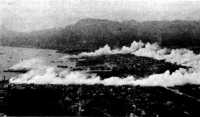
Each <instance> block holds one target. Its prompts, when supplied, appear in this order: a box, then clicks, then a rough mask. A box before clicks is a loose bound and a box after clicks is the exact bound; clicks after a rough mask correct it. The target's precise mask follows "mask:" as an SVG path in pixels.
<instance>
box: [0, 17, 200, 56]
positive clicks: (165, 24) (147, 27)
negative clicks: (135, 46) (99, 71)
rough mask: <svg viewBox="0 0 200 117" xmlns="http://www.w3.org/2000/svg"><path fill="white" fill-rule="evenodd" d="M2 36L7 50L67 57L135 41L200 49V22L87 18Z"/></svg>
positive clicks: (2, 41) (170, 46) (7, 33)
mask: <svg viewBox="0 0 200 117" xmlns="http://www.w3.org/2000/svg"><path fill="white" fill-rule="evenodd" d="M0 32H1V36H0V44H1V45H4V46H17V47H33V48H48V49H57V50H59V51H60V52H66V53H78V52H82V51H93V50H95V49H98V48H99V47H102V46H104V45H106V44H108V45H109V46H111V47H112V48H119V47H121V46H123V45H127V46H128V45H130V44H131V43H132V41H134V40H136V41H139V40H141V41H143V42H158V43H159V44H160V45H161V46H166V47H169V48H199V47H200V21H181V20H176V21H145V22H137V21H135V20H129V21H123V22H117V21H110V20H103V19H90V18H88V19H82V20H79V21H78V22H77V23H75V24H73V25H68V26H66V27H65V28H59V29H48V30H42V31H33V32H28V33H22V32H14V31H9V30H5V29H1V31H0Z"/></svg>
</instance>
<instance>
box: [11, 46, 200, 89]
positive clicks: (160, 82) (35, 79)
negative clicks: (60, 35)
mask: <svg viewBox="0 0 200 117" xmlns="http://www.w3.org/2000/svg"><path fill="white" fill-rule="evenodd" d="M117 53H124V54H126V53H131V54H135V55H137V56H146V57H151V58H155V59H159V60H161V59H163V60H165V61H168V62H171V63H177V64H180V65H185V66H190V67H191V68H190V69H189V70H186V69H182V68H181V69H179V70H176V71H175V72H173V73H172V74H170V72H169V71H166V72H165V73H162V74H153V75H150V76H148V77H145V78H143V79H136V78H134V76H128V77H126V78H119V77H110V78H107V79H104V80H100V79H101V78H100V77H99V76H97V75H95V74H88V73H86V72H85V71H70V70H60V69H58V68H56V67H49V66H47V65H45V64H42V63H41V62H40V61H42V60H40V59H31V60H28V61H26V62H25V63H19V64H18V65H15V66H13V68H16V69H17V68H20V67H21V66H23V67H24V68H26V67H27V66H32V68H34V69H32V68H31V69H32V70H30V71H29V72H28V73H26V74H22V75H20V76H17V77H14V78H11V79H10V83H17V84H23V83H27V84H32V83H34V84H64V85H68V84H89V85H90V84H91V85H92V84H104V85H134V86H135V85H140V86H163V87H171V86H176V85H184V84H200V77H199V76H200V55H197V54H194V53H193V52H192V51H190V50H187V49H172V50H170V49H167V48H161V47H159V46H158V45H157V44H149V43H147V44H144V43H142V42H133V43H132V44H131V46H130V47H122V48H121V49H115V50H111V48H110V47H109V46H108V45H106V46H104V47H103V48H100V49H98V50H96V51H95V52H90V53H85V52H84V53H81V54H79V55H77V56H76V57H81V56H98V55H102V54H117ZM69 57H70V56H69V55H67V56H66V57H63V59H64V58H69ZM73 57H74V56H73ZM37 61H38V63H40V64H35V63H37ZM27 64H29V65H27ZM26 65H27V66H26ZM16 66H18V67H16ZM28 68H30V67H28Z"/></svg>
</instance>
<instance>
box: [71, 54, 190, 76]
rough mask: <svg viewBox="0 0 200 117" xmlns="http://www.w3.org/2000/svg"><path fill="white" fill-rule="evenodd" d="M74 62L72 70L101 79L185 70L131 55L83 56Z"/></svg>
mask: <svg viewBox="0 0 200 117" xmlns="http://www.w3.org/2000/svg"><path fill="white" fill-rule="evenodd" d="M74 61H76V62H77V63H76V68H75V69H74V70H89V72H90V73H95V74H97V75H99V76H101V78H102V79H105V78H109V77H112V76H117V77H127V76H130V75H133V76H135V77H136V78H144V77H145V76H149V75H152V74H159V73H164V72H165V71H167V70H169V71H170V72H174V71H175V70H177V69H179V68H186V67H185V66H181V65H176V64H172V63H169V62H165V61H164V60H155V59H152V58H148V57H139V56H135V55H133V54H111V55H99V56H85V57H81V58H77V59H75V60H74Z"/></svg>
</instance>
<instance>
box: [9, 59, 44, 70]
mask: <svg viewBox="0 0 200 117" xmlns="http://www.w3.org/2000/svg"><path fill="white" fill-rule="evenodd" d="M44 64H45V61H44V60H43V59H42V58H32V59H28V60H23V61H21V62H19V63H18V64H16V65H14V66H12V67H10V68H9V69H10V70H24V69H27V70H31V69H36V68H40V67H43V66H44Z"/></svg>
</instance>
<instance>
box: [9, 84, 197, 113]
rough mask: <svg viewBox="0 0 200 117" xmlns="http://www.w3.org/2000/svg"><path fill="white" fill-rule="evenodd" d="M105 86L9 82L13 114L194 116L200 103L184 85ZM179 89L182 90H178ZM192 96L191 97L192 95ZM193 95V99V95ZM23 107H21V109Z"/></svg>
mask: <svg viewBox="0 0 200 117" xmlns="http://www.w3.org/2000/svg"><path fill="white" fill-rule="evenodd" d="M184 87H188V88H190V89H194V90H196V91H199V86H195V85H185V86H179V87H175V88H170V87H168V88H165V87H140V86H128V85H126V86H104V85H68V86H66V85H26V84H21V85H16V84H10V85H9V88H8V90H9V94H8V100H9V112H8V113H9V114H10V115H21V114H23V115H72V116H79V115H81V116H127V117H129V116H131V115H134V116H136V117H137V116H139V117H155V116H193V115H195V114H197V113H199V110H198V108H199V107H200V102H199V101H198V100H196V99H195V98H198V97H199V95H195V94H193V95H192V96H191V95H190V94H189V93H187V92H184V91H183V92H182V93H180V92H179V91H182V90H179V89H181V88H184ZM178 92H179V93H178ZM189 96H190V97H189ZM191 97H193V98H191ZM19 107H20V108H19Z"/></svg>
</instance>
